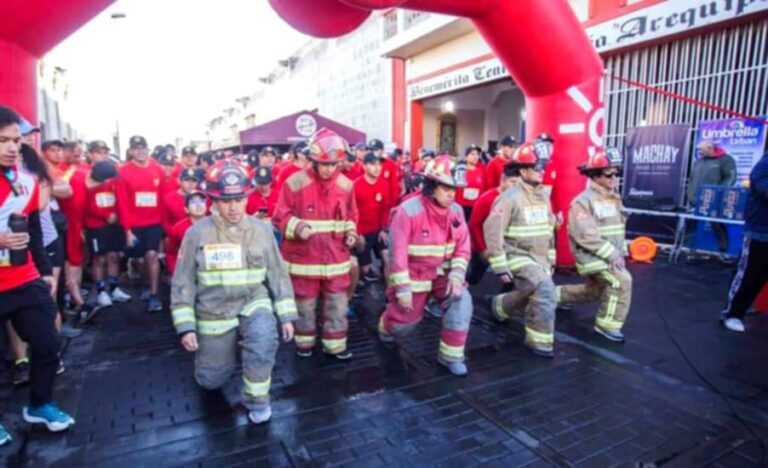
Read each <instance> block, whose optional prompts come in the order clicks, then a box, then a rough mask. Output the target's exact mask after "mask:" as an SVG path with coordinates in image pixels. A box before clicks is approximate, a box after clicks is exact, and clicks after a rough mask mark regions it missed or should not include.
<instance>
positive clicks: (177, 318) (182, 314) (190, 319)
mask: <svg viewBox="0 0 768 468" xmlns="http://www.w3.org/2000/svg"><path fill="white" fill-rule="evenodd" d="M171 315H172V316H173V326H174V327H178V326H179V325H181V324H182V323H191V324H193V325H194V323H195V311H194V310H193V309H192V307H179V308H178V309H174V310H173V311H171Z"/></svg>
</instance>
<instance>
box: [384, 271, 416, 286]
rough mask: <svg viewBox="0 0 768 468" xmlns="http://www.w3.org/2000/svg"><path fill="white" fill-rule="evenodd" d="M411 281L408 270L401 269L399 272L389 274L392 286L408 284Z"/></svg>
mask: <svg viewBox="0 0 768 468" xmlns="http://www.w3.org/2000/svg"><path fill="white" fill-rule="evenodd" d="M410 281H411V276H410V274H409V273H408V271H407V270H406V271H401V272H398V273H391V274H390V275H389V284H391V285H392V286H400V285H404V284H408V283H409V282H410Z"/></svg>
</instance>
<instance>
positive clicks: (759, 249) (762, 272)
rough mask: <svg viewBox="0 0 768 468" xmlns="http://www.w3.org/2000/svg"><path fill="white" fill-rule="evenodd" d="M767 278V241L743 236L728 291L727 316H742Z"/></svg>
mask: <svg viewBox="0 0 768 468" xmlns="http://www.w3.org/2000/svg"><path fill="white" fill-rule="evenodd" d="M766 280H768V242H762V241H758V240H754V239H750V238H748V237H745V238H744V246H743V247H742V249H741V257H739V265H738V268H737V269H736V275H735V276H734V277H733V281H731V288H730V289H729V291H728V304H727V305H726V312H727V316H728V317H736V318H743V317H744V314H745V313H746V312H747V309H749V306H751V305H752V303H753V302H754V301H755V298H757V295H758V294H760V290H761V289H762V288H763V285H764V284H765V282H766Z"/></svg>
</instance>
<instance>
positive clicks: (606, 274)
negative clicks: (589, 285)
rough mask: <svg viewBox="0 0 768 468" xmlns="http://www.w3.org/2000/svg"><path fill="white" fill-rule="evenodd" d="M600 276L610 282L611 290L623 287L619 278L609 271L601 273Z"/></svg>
mask: <svg viewBox="0 0 768 468" xmlns="http://www.w3.org/2000/svg"><path fill="white" fill-rule="evenodd" d="M600 276H602V277H603V278H605V280H606V281H608V284H610V285H611V288H613V289H617V288H619V286H621V281H619V279H618V278H616V277H615V276H613V275H612V274H610V273H609V272H608V271H601V272H600Z"/></svg>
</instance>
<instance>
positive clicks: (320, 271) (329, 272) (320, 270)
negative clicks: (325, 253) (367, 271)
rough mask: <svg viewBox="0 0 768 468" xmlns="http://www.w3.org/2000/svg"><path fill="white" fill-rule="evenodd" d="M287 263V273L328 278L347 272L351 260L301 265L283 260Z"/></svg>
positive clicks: (350, 265)
mask: <svg viewBox="0 0 768 468" xmlns="http://www.w3.org/2000/svg"><path fill="white" fill-rule="evenodd" d="M285 263H286V264H287V265H288V273H289V274H291V275H296V276H319V277H321V278H330V277H332V276H341V275H346V274H348V273H349V270H350V268H351V267H352V262H351V261H350V260H347V261H346V262H342V263H330V264H327V265H302V264H299V263H291V262H285Z"/></svg>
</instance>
